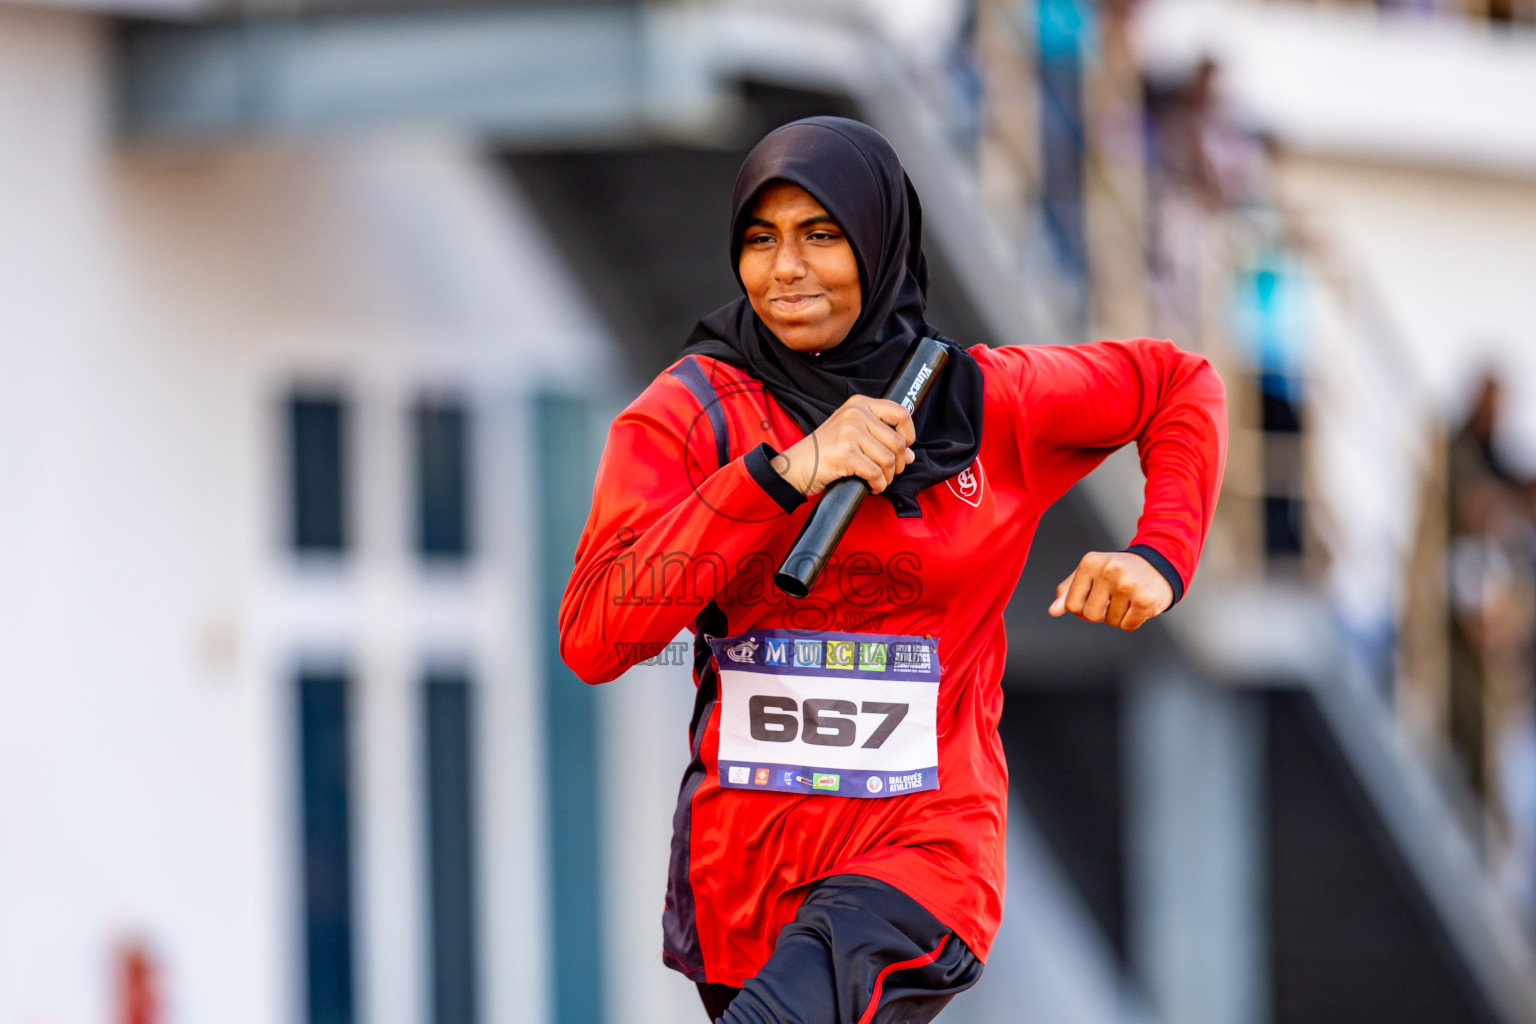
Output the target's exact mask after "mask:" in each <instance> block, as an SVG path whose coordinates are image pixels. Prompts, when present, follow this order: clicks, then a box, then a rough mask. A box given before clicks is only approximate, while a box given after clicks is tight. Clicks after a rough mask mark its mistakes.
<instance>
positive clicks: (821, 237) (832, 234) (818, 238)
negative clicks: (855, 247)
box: [806, 231, 843, 242]
mask: <svg viewBox="0 0 1536 1024" xmlns="http://www.w3.org/2000/svg"><path fill="white" fill-rule="evenodd" d="M806 237H807V238H808V239H810V240H811V241H813V242H835V241H837V240H838V239H839V238H841V237H843V236H842V235H840V234H838V233H837V232H836V231H813V232H811V233H810V234H809V235H807V236H806Z"/></svg>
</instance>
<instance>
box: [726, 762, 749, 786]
mask: <svg viewBox="0 0 1536 1024" xmlns="http://www.w3.org/2000/svg"><path fill="white" fill-rule="evenodd" d="M730 778H731V781H732V782H734V783H736V785H738V786H745V785H746V784H747V767H746V765H740V764H733V765H731V775H730Z"/></svg>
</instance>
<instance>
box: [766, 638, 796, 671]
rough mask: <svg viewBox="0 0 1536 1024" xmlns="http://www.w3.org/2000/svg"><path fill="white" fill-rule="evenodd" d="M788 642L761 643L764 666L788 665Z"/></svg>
mask: <svg viewBox="0 0 1536 1024" xmlns="http://www.w3.org/2000/svg"><path fill="white" fill-rule="evenodd" d="M789 645H790V641H789V640H785V639H779V640H764V641H763V664H764V665H788V664H789Z"/></svg>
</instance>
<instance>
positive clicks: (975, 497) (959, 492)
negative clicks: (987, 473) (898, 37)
mask: <svg viewBox="0 0 1536 1024" xmlns="http://www.w3.org/2000/svg"><path fill="white" fill-rule="evenodd" d="M944 483H945V484H947V485H948V486H949V489H950V490H951V491H953V492H954V493H955V497H957V498H959V499H960V500H961V501H963V502H965V503H966V504H967V505H969V506H971V507H972V508H977V507H978V506H980V505H981V486H982V473H981V459H980V458H977V460H976V461H975V462H973V463H971V464H970V465H969V466H967V467H965V468H964V469H962V470H961V471H960V472H958V473H956V474H955V475H954V476H952V477H950V478H949V479H947V480H945V481H944Z"/></svg>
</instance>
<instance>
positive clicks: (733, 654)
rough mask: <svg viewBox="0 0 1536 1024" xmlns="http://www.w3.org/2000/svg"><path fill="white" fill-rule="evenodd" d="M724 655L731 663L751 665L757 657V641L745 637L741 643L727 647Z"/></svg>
mask: <svg viewBox="0 0 1536 1024" xmlns="http://www.w3.org/2000/svg"><path fill="white" fill-rule="evenodd" d="M725 655H726V657H728V658H730V659H731V660H732V661H735V662H740V663H742V664H745V665H751V664H752V663H753V662H754V660H755V659H756V657H757V641H756V640H753V639H752V638H751V637H747V638H746V639H745V640H743V641H742V642H741V643H739V644H732V645H731V646H730V647H727V648H726V649H725Z"/></svg>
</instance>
